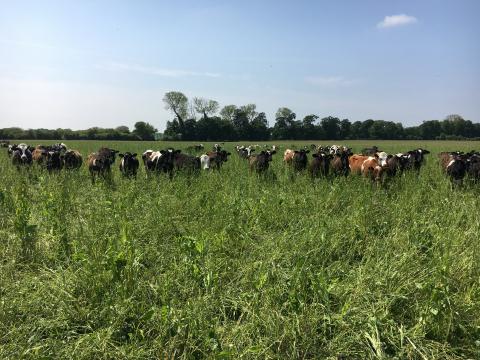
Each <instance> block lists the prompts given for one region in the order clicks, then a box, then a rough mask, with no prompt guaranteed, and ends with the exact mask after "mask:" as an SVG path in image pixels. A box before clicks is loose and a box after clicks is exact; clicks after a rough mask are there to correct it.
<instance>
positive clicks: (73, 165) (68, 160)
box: [63, 150, 83, 170]
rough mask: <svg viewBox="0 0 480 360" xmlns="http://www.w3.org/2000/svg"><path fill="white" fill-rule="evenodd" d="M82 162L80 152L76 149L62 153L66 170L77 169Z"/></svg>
mask: <svg viewBox="0 0 480 360" xmlns="http://www.w3.org/2000/svg"><path fill="white" fill-rule="evenodd" d="M82 162H83V158H82V154H80V152H78V151H77V150H67V151H66V152H65V154H64V155H63V163H64V166H65V169H67V170H73V169H79V168H80V167H81V166H82Z"/></svg>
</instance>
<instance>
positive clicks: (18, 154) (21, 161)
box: [11, 143, 34, 169]
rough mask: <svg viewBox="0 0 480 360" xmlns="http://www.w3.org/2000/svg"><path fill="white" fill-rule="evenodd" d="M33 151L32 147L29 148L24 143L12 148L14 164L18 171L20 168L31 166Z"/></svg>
mask: <svg viewBox="0 0 480 360" xmlns="http://www.w3.org/2000/svg"><path fill="white" fill-rule="evenodd" d="M33 150H34V148H33V147H32V146H28V145H27V144H23V143H22V144H18V145H13V146H12V148H11V151H12V164H13V165H15V166H17V168H18V169H19V168H20V166H25V165H31V164H32V151H33Z"/></svg>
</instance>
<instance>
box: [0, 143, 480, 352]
mask: <svg viewBox="0 0 480 360" xmlns="http://www.w3.org/2000/svg"><path fill="white" fill-rule="evenodd" d="M25 142H26V143H28V144H32V145H35V144H37V143H44V144H47V143H49V142H47V141H31V142H29V141H25ZM65 142H66V144H67V145H68V147H69V148H73V149H77V150H79V151H80V152H81V153H82V154H83V155H84V159H85V158H86V155H87V154H88V153H89V152H93V151H96V150H97V149H98V148H99V147H100V146H109V147H112V148H115V149H118V150H120V151H131V152H137V153H138V154H141V153H142V152H143V151H145V150H146V149H153V150H156V149H163V148H167V147H169V146H172V147H174V148H182V149H184V148H186V146H187V145H191V144H193V143H192V142H188V143H187V142H174V143H165V142H104V141H101V142H96V141H77V142H75V141H65ZM50 143H51V142H50ZM312 143H313V144H325V145H327V144H328V145H331V144H332V143H333V142H331V141H301V142H300V141H295V142H293V141H287V142H270V143H269V144H276V145H279V146H281V150H284V149H285V148H286V147H292V146H297V147H300V146H303V145H309V144H312ZM335 143H340V144H347V145H349V146H351V147H353V150H354V151H359V150H360V149H361V148H363V147H366V146H371V145H377V146H379V147H380V148H381V149H382V150H385V151H387V152H399V151H407V150H411V149H415V148H417V147H423V148H426V149H428V150H430V151H431V154H430V155H428V156H427V162H426V165H425V166H424V167H423V168H422V170H421V173H420V176H419V177H417V176H416V175H415V174H406V175H404V176H399V177H398V178H395V179H393V180H392V181H390V182H388V183H387V184H386V185H385V187H382V188H376V187H373V186H372V185H371V184H370V183H369V182H368V181H366V180H365V179H363V178H361V177H357V176H350V177H348V178H338V179H318V180H315V181H312V180H311V179H310V178H309V177H308V176H307V175H306V174H293V173H292V172H291V171H290V170H289V169H286V168H285V166H284V165H283V163H282V155H281V154H277V155H275V156H274V161H273V163H272V166H271V172H270V173H269V176H266V177H258V176H257V175H255V174H250V173H249V171H248V166H247V163H246V161H245V160H242V159H240V158H239V157H238V156H237V155H236V154H235V153H234V151H233V149H234V146H235V145H236V144H245V145H246V144H248V143H246V142H234V143H226V144H225V148H226V149H227V150H230V151H231V152H232V155H231V157H230V159H229V161H228V162H227V163H226V164H225V165H224V167H223V168H222V170H221V171H220V172H211V173H205V172H203V173H201V174H200V175H199V176H187V175H185V174H176V176H175V177H174V179H173V180H172V181H170V180H168V179H167V177H165V176H158V177H152V178H148V179H147V178H146V177H145V172H144V170H143V168H142V167H141V169H140V175H139V176H138V178H137V180H127V179H123V178H121V176H120V174H119V171H118V166H117V165H118V161H117V164H115V166H114V168H113V174H114V179H113V184H106V183H104V182H102V181H98V182H97V183H96V184H95V185H92V184H91V182H90V179H89V176H88V171H87V169H86V166H85V165H84V166H83V167H82V169H81V170H80V171H79V172H72V173H66V172H62V173H60V174H51V175H50V174H48V173H46V172H44V171H42V170H41V169H38V168H36V167H33V168H32V169H30V171H21V172H18V171H17V170H16V169H15V168H14V167H13V166H12V165H11V163H10V160H9V158H8V157H7V154H6V149H0V358H1V359H17V358H32V359H38V358H75V359H93V358H105V359H123V358H132V359H133V358H135V359H136V358H138V359H156V358H160V359H163V358H165V359H170V358H185V359H191V358H221V359H230V358H231V359H238V358H247V359H250V358H252V359H253V358H287V359H289V358H320V359H322V358H331V359H335V358H337V357H339V356H343V358H345V359H364V358H397V359H409V358H412V359H433V358H442V359H443V358H447V359H460V358H471V359H478V358H480V246H479V241H480V240H479V239H480V196H479V195H480V188H479V186H478V185H472V184H468V183H467V184H465V186H464V187H463V188H461V189H455V190H452V189H451V186H450V182H449V181H448V179H446V178H445V176H444V175H443V174H442V172H441V170H440V167H439V165H438V161H437V157H436V154H437V153H439V152H441V151H449V150H450V151H452V150H464V151H469V150H473V149H476V150H480V142H462V141H344V142H335ZM204 144H205V146H206V148H207V149H209V148H210V147H211V146H212V144H213V143H204ZM259 144H261V145H262V144H264V142H259ZM281 152H282V151H280V153H281Z"/></svg>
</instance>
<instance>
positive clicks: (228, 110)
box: [220, 105, 237, 122]
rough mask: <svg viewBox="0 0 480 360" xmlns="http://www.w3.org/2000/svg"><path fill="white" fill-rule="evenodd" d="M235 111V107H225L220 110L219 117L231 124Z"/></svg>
mask: <svg viewBox="0 0 480 360" xmlns="http://www.w3.org/2000/svg"><path fill="white" fill-rule="evenodd" d="M236 110H237V106H236V105H226V106H224V107H223V108H222V110H220V116H221V117H222V119H223V120H227V121H230V122H232V121H233V118H234V116H235V111H236Z"/></svg>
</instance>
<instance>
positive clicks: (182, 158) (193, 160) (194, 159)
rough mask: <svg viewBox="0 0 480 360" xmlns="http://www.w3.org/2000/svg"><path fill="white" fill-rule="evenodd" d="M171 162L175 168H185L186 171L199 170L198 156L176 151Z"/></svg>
mask: <svg viewBox="0 0 480 360" xmlns="http://www.w3.org/2000/svg"><path fill="white" fill-rule="evenodd" d="M207 158H208V156H207ZM173 163H174V167H175V169H176V170H186V171H187V172H194V171H198V170H200V157H198V156H192V155H187V154H182V153H180V152H177V153H175V155H174V157H173Z"/></svg>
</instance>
